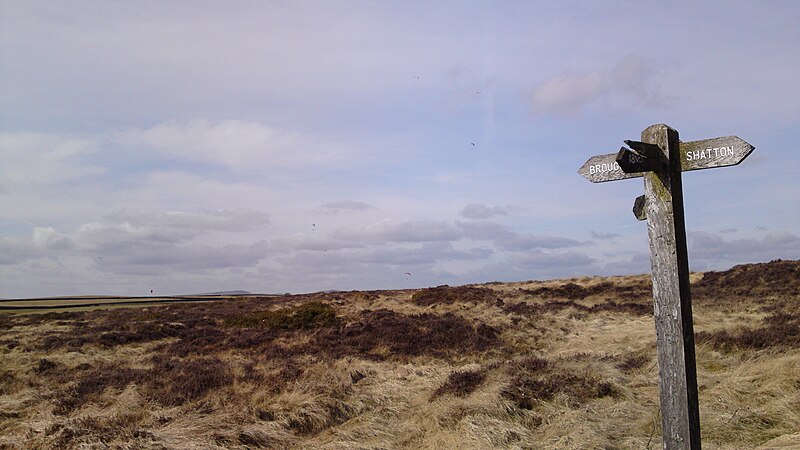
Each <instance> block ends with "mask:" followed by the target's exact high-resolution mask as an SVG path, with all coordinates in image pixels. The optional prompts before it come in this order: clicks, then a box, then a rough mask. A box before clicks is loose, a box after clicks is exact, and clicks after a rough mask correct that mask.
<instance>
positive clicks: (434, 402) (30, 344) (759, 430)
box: [0, 261, 800, 449]
mask: <svg viewBox="0 0 800 450" xmlns="http://www.w3.org/2000/svg"><path fill="white" fill-rule="evenodd" d="M799 270H800V263H799V262H797V261H776V262H772V263H769V264H755V265H745V266H737V267H735V268H733V269H731V270H729V271H724V272H710V273H706V274H693V275H692V283H693V292H694V300H695V308H694V309H695V328H696V330H697V342H698V348H697V358H698V384H699V389H700V402H701V403H700V408H701V422H702V431H703V445H704V447H705V448H710V449H740V448H799V447H800V329H799V328H800V319H799V318H800V277H798V273H800V272H799ZM650 291H651V287H650V284H649V281H648V277H646V276H632V277H610V278H598V277H594V278H576V279H571V280H553V281H542V282H539V281H529V282H520V283H506V284H503V283H488V284H486V285H481V286H464V287H449V286H439V287H436V288H430V289H424V290H419V291H410V290H406V291H366V292H334V293H325V294H310V295H300V296H285V297H249V298H235V299H230V300H229V301H226V302H223V303H215V304H204V303H197V304H173V305H163V306H148V307H139V308H129V309H124V310H122V309H115V310H104V311H102V310H101V311H91V312H62V313H54V312H51V313H45V314H31V315H20V314H0V332H1V333H2V335H0V430H2V431H0V448H79V447H80V448H84V447H85V448H106V447H111V448H339V449H349V448H353V449H355V448H359V449H361V448H431V449H433V448H559V449H585V448H653V449H655V448H658V447H660V445H661V438H660V433H661V430H660V416H659V405H658V368H657V367H656V365H655V364H656V362H655V361H656V359H655V339H654V335H655V333H654V330H653V322H652V316H651V314H650V310H651V300H650V295H651V293H650Z"/></svg>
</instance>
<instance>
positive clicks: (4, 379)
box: [0, 370, 19, 395]
mask: <svg viewBox="0 0 800 450" xmlns="http://www.w3.org/2000/svg"><path fill="white" fill-rule="evenodd" d="M18 381H19V380H18V378H17V376H16V375H14V373H13V372H9V371H6V370H0V395H6V394H10V393H11V392H12V390H13V389H12V388H13V386H14V385H15V384H16V383H17V382H18Z"/></svg>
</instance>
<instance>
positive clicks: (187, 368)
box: [53, 356, 233, 415]
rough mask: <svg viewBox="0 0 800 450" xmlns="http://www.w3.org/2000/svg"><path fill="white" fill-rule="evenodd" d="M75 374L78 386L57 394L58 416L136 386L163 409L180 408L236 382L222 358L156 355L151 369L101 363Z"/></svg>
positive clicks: (81, 369) (74, 377) (81, 368)
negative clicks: (105, 395) (112, 391)
mask: <svg viewBox="0 0 800 450" xmlns="http://www.w3.org/2000/svg"><path fill="white" fill-rule="evenodd" d="M71 375H72V376H71V377H70V378H71V379H72V380H74V383H73V384H72V385H71V386H70V387H68V388H66V389H63V390H61V391H60V392H58V394H57V395H56V406H55V408H54V410H53V412H54V413H55V414H59V415H65V414H69V413H71V412H73V411H75V410H76V409H78V408H80V407H82V406H83V405H85V404H87V403H91V402H94V401H97V400H98V399H99V398H100V397H101V396H102V395H103V394H104V393H105V391H106V390H107V389H111V388H113V389H117V390H122V389H124V388H125V387H127V386H128V385H130V384H134V383H135V384H136V385H137V386H139V387H140V392H141V393H142V394H143V395H144V396H145V397H146V398H148V399H150V400H151V401H154V402H156V403H158V404H160V405H163V406H180V405H182V404H184V403H186V402H189V401H193V400H197V399H199V398H202V397H203V396H205V395H206V394H207V393H208V392H209V391H211V390H213V389H216V388H220V387H222V386H225V385H228V384H230V383H231V382H232V381H233V377H232V375H231V371H230V368H229V367H228V365H227V363H225V362H224V361H222V360H220V359H219V358H193V359H175V358H169V357H164V356H155V357H153V358H152V366H151V367H150V368H149V369H135V368H130V367H126V366H122V365H121V364H101V365H99V366H98V367H96V368H89V367H86V366H79V367H78V368H76V370H74V371H73V372H72V374H71ZM59 378H61V377H59Z"/></svg>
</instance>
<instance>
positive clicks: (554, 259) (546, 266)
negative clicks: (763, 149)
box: [508, 249, 595, 274]
mask: <svg viewBox="0 0 800 450" xmlns="http://www.w3.org/2000/svg"><path fill="white" fill-rule="evenodd" d="M508 262H509V263H510V264H512V265H513V266H514V267H515V268H516V269H518V270H526V271H535V272H536V273H546V274H561V273H564V272H565V269H566V270H567V271H568V272H572V273H574V272H575V271H577V270H580V269H581V268H588V267H590V266H591V265H592V264H593V263H594V262H595V260H594V259H593V258H591V257H590V256H589V255H586V254H584V253H580V252H575V251H566V252H562V251H557V252H552V251H545V250H538V249H537V250H533V251H529V252H525V253H518V254H515V255H512V256H511V257H509V259H508Z"/></svg>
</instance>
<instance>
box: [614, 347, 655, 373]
mask: <svg viewBox="0 0 800 450" xmlns="http://www.w3.org/2000/svg"><path fill="white" fill-rule="evenodd" d="M651 359H652V355H650V354H649V353H644V352H635V353H631V354H629V355H625V356H624V357H623V358H622V361H620V362H619V363H618V364H617V368H618V369H619V370H621V371H623V372H625V373H631V372H633V371H635V370H637V369H641V368H642V367H644V365H645V364H647V363H648V362H650V361H651Z"/></svg>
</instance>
